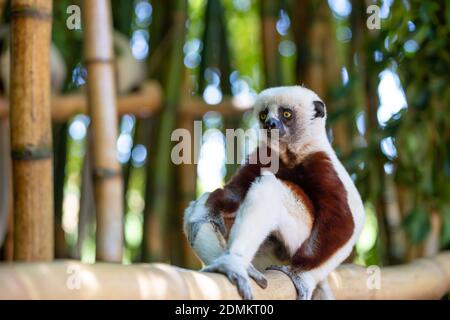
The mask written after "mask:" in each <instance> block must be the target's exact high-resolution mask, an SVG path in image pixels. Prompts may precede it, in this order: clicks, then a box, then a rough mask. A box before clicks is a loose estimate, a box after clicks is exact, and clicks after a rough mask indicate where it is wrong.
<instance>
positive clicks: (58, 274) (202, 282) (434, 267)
mask: <svg viewBox="0 0 450 320" xmlns="http://www.w3.org/2000/svg"><path fill="white" fill-rule="evenodd" d="M48 275H51V276H48ZM265 276H266V278H267V280H268V287H267V288H266V289H261V288H260V287H259V286H257V285H256V284H254V283H253V282H252V289H253V293H254V297H255V299H261V300H263V299H294V298H295V297H296V293H295V289H294V286H293V285H292V282H291V280H290V279H289V278H288V277H287V276H286V275H285V274H283V273H281V272H279V271H266V272H265ZM370 277H371V274H368V272H367V270H366V268H364V267H361V266H356V265H342V266H340V267H339V268H338V269H337V270H336V271H334V272H333V273H331V275H330V276H329V278H328V281H329V283H330V286H331V289H332V291H333V293H334V294H335V296H336V298H337V299H339V300H346V299H359V300H361V299H370V300H383V299H440V298H442V297H443V296H444V295H445V294H446V293H448V292H449V289H450V253H449V252H448V251H447V252H443V253H440V254H438V255H436V256H434V257H432V258H424V259H419V260H416V261H414V262H412V263H410V264H405V265H400V266H393V267H385V268H381V269H380V278H379V279H380V287H379V289H377V288H376V287H372V286H368V283H371V278H370ZM0 299H70V300H71V299H143V300H149V299H200V300H206V299H210V300H213V299H219V300H227V299H240V297H239V295H238V293H237V290H236V288H235V287H234V286H233V285H232V284H231V283H230V282H229V281H228V280H227V279H226V278H225V277H224V276H223V275H220V274H213V273H199V272H196V271H191V270H185V269H181V268H176V267H173V266H169V265H166V264H139V265H129V266H123V265H116V264H108V263H97V264H93V265H89V264H82V263H80V262H77V261H57V262H52V263H33V264H24V263H14V264H3V265H0Z"/></svg>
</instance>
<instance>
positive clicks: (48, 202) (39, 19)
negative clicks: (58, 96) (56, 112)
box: [10, 0, 53, 261]
mask: <svg viewBox="0 0 450 320" xmlns="http://www.w3.org/2000/svg"><path fill="white" fill-rule="evenodd" d="M11 15H12V23H11V114H10V117H11V148H12V158H13V179H14V214H15V218H14V234H15V236H14V259H15V260H26V261H36V260H47V261H48V260H51V259H52V258H53V180H52V137H51V117H50V65H49V60H50V37H51V17H52V2H51V1H47V0H15V1H12V9H11Z"/></svg>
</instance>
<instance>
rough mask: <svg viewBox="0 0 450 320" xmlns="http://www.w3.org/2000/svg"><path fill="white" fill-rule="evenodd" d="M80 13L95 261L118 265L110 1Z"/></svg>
mask: <svg viewBox="0 0 450 320" xmlns="http://www.w3.org/2000/svg"><path fill="white" fill-rule="evenodd" d="M83 14H84V19H83V21H84V24H85V25H84V32H85V33H84V34H85V42H84V56H85V62H86V67H87V72H88V81H87V84H88V87H87V89H88V90H87V91H88V103H89V113H90V116H91V119H92V134H93V143H94V176H95V181H94V185H95V200H96V216H97V238H96V243H97V246H96V258H97V260H100V261H110V262H120V261H122V251H123V249H122V245H123V232H122V229H123V221H122V220H123V205H122V202H123V196H122V194H123V189H122V176H121V167H120V164H119V162H118V160H117V158H116V140H117V104H116V88H115V83H114V66H113V57H114V56H113V39H112V21H111V4H110V1H109V0H97V1H90V0H84V1H83Z"/></svg>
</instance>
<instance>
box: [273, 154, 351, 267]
mask: <svg viewBox="0 0 450 320" xmlns="http://www.w3.org/2000/svg"><path fill="white" fill-rule="evenodd" d="M277 176H278V177H279V178H280V179H283V180H287V181H291V182H292V183H294V184H296V185H297V186H299V187H300V188H302V189H303V190H304V192H305V193H306V194H307V195H308V197H309V198H310V199H311V202H312V203H313V207H314V223H313V229H312V231H311V235H310V237H309V238H308V239H307V240H306V241H305V242H304V243H303V245H302V246H301V247H300V248H299V249H298V251H297V252H296V253H295V254H294V256H293V258H292V264H293V265H294V266H295V267H298V268H300V269H302V270H311V269H313V268H316V267H318V266H320V265H321V264H322V263H323V262H325V261H326V260H328V259H329V258H330V257H331V256H332V255H333V254H334V253H335V252H336V251H337V250H338V249H339V248H340V247H342V246H343V245H344V244H345V243H346V242H347V241H348V240H349V239H350V237H351V236H352V233H353V229H354V226H355V225H354V221H353V217H352V213H351V211H350V208H349V206H348V203H347V192H346V190H345V187H344V185H343V184H342V181H341V180H340V179H339V177H338V175H337V173H336V171H335V170H334V168H333V165H332V163H331V160H330V159H329V157H328V155H327V154H326V153H324V152H317V153H314V154H311V155H310V156H308V158H306V159H305V160H304V161H303V162H302V163H301V164H299V165H297V166H296V167H294V168H292V169H287V168H286V169H282V170H280V171H279V173H278V174H277Z"/></svg>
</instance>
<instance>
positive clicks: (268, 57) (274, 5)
mask: <svg viewBox="0 0 450 320" xmlns="http://www.w3.org/2000/svg"><path fill="white" fill-rule="evenodd" d="M280 8H281V7H280V1H276V0H263V1H261V37H262V39H261V40H262V48H263V59H264V75H265V79H266V86H267V87H274V86H279V85H281V84H282V80H283V77H282V74H281V65H280V54H279V53H278V42H279V40H280V36H279V34H278V32H277V29H276V24H277V19H278V17H277V16H278V13H279V12H280Z"/></svg>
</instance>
